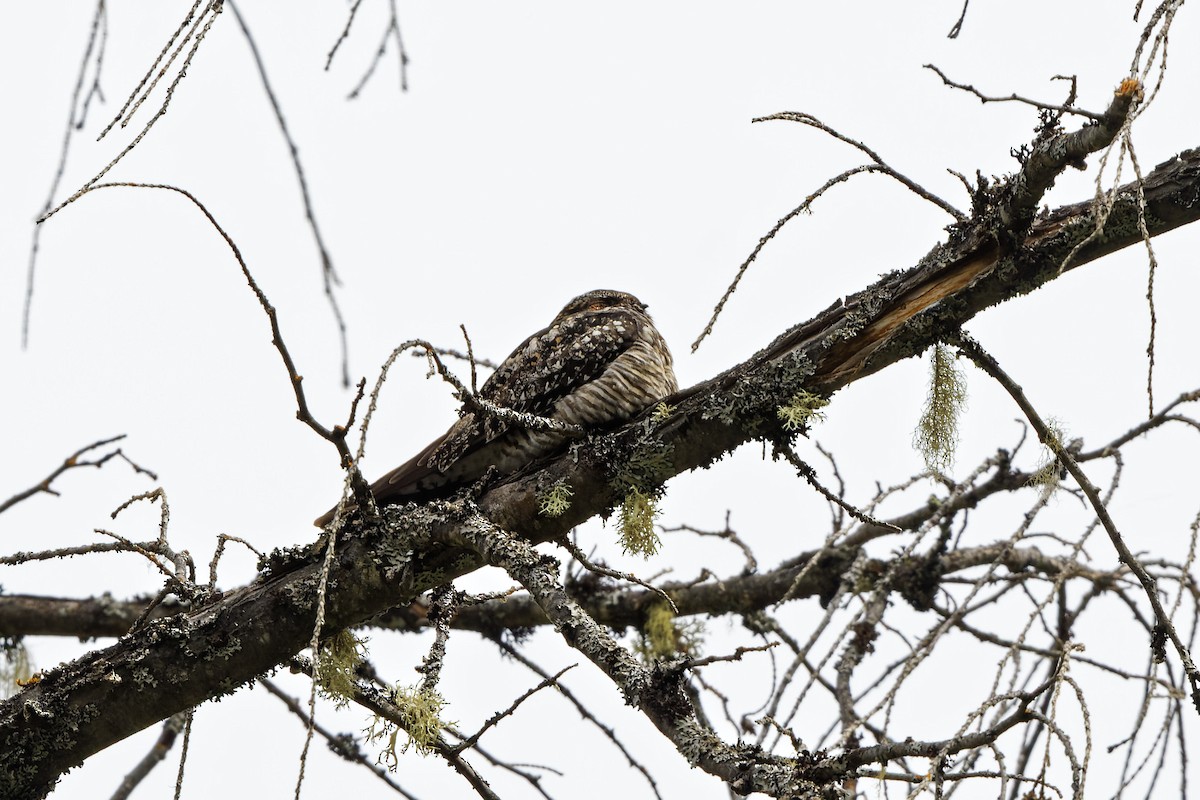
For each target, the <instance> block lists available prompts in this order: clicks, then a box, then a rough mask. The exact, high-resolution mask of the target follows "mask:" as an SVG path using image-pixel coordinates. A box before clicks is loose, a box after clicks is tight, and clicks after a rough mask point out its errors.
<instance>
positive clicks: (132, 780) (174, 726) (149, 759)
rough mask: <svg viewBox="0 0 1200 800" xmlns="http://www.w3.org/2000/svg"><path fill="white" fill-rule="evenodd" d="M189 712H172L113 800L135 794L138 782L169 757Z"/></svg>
mask: <svg viewBox="0 0 1200 800" xmlns="http://www.w3.org/2000/svg"><path fill="white" fill-rule="evenodd" d="M189 713H190V712H187V711H181V712H180V713H178V714H172V715H171V716H170V717H169V718H168V719H167V721H166V722H164V723H163V727H162V733H160V734H159V735H158V739H157V740H156V741H155V742H154V746H153V747H151V748H150V752H148V753H146V755H144V756H142V760H141V761H139V762H138V763H137V765H136V766H134V768H133V769H131V770H130V771H129V772H128V773H126V775H125V777H124V778H123V779H122V780H121V785H120V786H118V787H117V789H116V791H115V792H113V793H112V800H126V798H128V797H129V796H130V795H131V794H133V790H134V789H136V788H137V787H138V784H140V783H141V782H142V781H143V780H144V779H145V778H146V776H147V775H149V774H150V771H151V770H153V769H154V768H155V767H157V766H158V765H159V764H160V763H161V762H162V760H163V759H165V758H166V757H167V754H168V753H169V752H171V748H172V747H174V746H175V739H176V738H177V737H178V736H179V734H180V732H181V731H182V730H183V726H184V723H185V722H186V720H187V716H188V714H189Z"/></svg>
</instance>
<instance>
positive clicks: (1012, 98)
mask: <svg viewBox="0 0 1200 800" xmlns="http://www.w3.org/2000/svg"><path fill="white" fill-rule="evenodd" d="M963 13H964V14H965V13H966V7H965V6H964V7H963ZM951 38H953V37H951ZM925 69H928V70H933V71H934V72H936V73H937V76H938V77H939V78H941V79H942V83H944V84H946V85H947V86H949V87H951V88H952V89H962V90H963V91H964V92H970V93H971V94H973V95H975V96H976V97H978V98H979V102H981V103H1008V102H1016V103H1024V104H1025V105H1028V106H1033V107H1034V108H1040V109H1042V110H1044V111H1056V112H1058V113H1059V114H1076V115H1078V116H1081V117H1086V118H1088V119H1091V120H1097V121H1099V120H1103V119H1104V116H1105V115H1104V114H1097V113H1096V112H1094V111H1086V110H1084V109H1082V108H1076V107H1075V106H1073V105H1070V104H1069V103H1068V104H1067V105H1065V106H1059V105H1055V104H1054V103H1043V102H1042V101H1040V100H1031V99H1029V98H1028V97H1021V96H1020V95H1018V94H1010V95H1008V96H1007V97H993V96H989V95H986V94H984V93H983V92H981V91H979V90H978V89H976V88H975V87H974V86H971V85H969V84H965V83H956V82H955V81H952V80H950V79H949V78H948V77H946V73H944V72H942V71H941V70H940V69H938V68H937V67H936V66H934V65H933V64H926V65H925Z"/></svg>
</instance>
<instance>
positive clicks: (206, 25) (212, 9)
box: [37, 0, 223, 223]
mask: <svg viewBox="0 0 1200 800" xmlns="http://www.w3.org/2000/svg"><path fill="white" fill-rule="evenodd" d="M222 7H223V0H209V4H208V5H207V6H206V7H205V9H204V11H203V12H201V14H200V17H199V18H198V19H197V20H196V22H195V24H194V25H193V27H192V30H191V31H189V32H188V34H187V36H188V38H190V39H191V41H192V47H191V49H190V50H189V51H188V54H187V56H186V57H185V58H184V60H183V63H182V64H181V65H180V68H179V72H178V74H177V75H176V76H175V80H173V81H171V84H170V85H169V86H168V87H167V90H166V95H165V96H164V97H163V102H162V105H161V106H159V108H158V111H157V112H155V114H154V116H152V117H151V118H150V120H149V122H147V123H146V124H145V126H144V127H143V128H142V130H141V132H140V133H138V135H137V136H135V137H134V139H133V141H131V142H130V143H129V144H128V145H126V146H125V148H124V149H123V150H121V152H120V153H118V154H117V156H116V158H114V159H113V160H112V161H110V162H108V164H107V165H106V166H105V167H104V169H102V170H100V171H99V172H98V173H96V175H95V177H93V178H92V179H91V180H89V181H88V182H87V183H85V184H84V185H83V186H81V187H80V188H79V189H78V190H76V191H75V193H74V194H72V195H71V196H70V197H68V198H67V199H66V200H64V201H62V202H61V203H59V204H58V205H57V206H55V207H54V208H53V209H51V210H50V211H48V212H46V213H45V214H42V215H41V216H40V217H38V220H37V221H38V222H39V223H41V222H45V221H46V220H47V219H49V218H50V217H52V216H54V215H55V214H57V213H58V212H59V211H61V210H62V209H63V208H65V207H66V206H68V205H70V204H71V203H74V202H75V201H76V200H78V199H79V198H80V197H83V195H85V194H87V193H88V192H89V191H91V190H92V189H96V188H99V187H100V186H101V184H100V179H101V178H103V177H104V176H105V175H107V174H108V173H109V171H110V170H111V169H112V168H113V167H115V166H116V165H117V163H118V162H119V161H120V160H121V159H123V158H124V157H125V156H127V155H128V154H129V153H130V152H131V151H132V150H133V148H135V147H137V146H138V144H140V143H141V141H142V139H143V138H145V136H146V134H147V133H149V132H150V129H151V128H153V127H154V125H155V123H157V122H158V121H159V120H160V119H162V117H163V115H164V114H166V113H167V108H168V106H170V104H171V98H172V97H173V96H174V94H175V89H176V88H177V87H178V86H179V82H180V81H182V80H183V78H184V76H185V75H187V72H188V67H189V66H191V63H192V59H193V58H195V56H196V51H197V50H198V49H199V48H200V44H201V42H203V41H204V37H205V36H206V35H207V34H208V31H209V29H210V28H211V27H212V24H213V22H215V21H216V18H217V15H218V14H220V13H221V8H222ZM201 23H203V25H201ZM184 24H185V25H186V20H185V22H184ZM186 41H187V39H185V40H184V42H185V43H186ZM182 46H183V44H182V43H181V44H180V47H182ZM164 69H165V67H164ZM135 93H136V92H135ZM109 127H111V125H110V126H109ZM106 131H107V129H106ZM103 135H104V134H101V136H103ZM107 185H110V186H120V185H130V184H107ZM163 188H165V187H163ZM177 191H178V190H177Z"/></svg>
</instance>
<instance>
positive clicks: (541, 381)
mask: <svg viewBox="0 0 1200 800" xmlns="http://www.w3.org/2000/svg"><path fill="white" fill-rule="evenodd" d="M671 364H672V362H671V351H670V350H668V349H667V343H666V342H665V341H663V338H662V335H661V334H660V333H659V332H658V330H657V329H656V328H655V327H654V323H653V322H652V321H651V319H650V316H649V315H648V314H647V313H646V306H645V304H644V303H642V301H640V300H638V299H637V298H636V297H634V296H633V295H631V294H627V293H625V292H617V291H612V290H609V289H597V290H595V291H591V292H588V293H587V294H581V295H580V296H579V297H576V298H575V299H574V300H572V301H571V302H569V303H567V305H566V306H565V307H564V308H563V310H562V311H560V312H558V316H556V317H555V318H554V321H553V322H551V323H550V326H549V327H547V328H545V329H543V330H540V331H538V332H537V333H535V334H533V335H532V336H530V337H529V338H528V339H526V340H525V341H524V342H522V343H521V344H520V346H518V347H517V349H516V350H514V351H513V352H512V354H511V355H510V356H509V357H508V358H506V359H504V362H503V363H502V364H501V365H500V366H499V367H498V368H497V369H496V371H495V373H493V374H492V376H491V377H490V378H488V380H487V381H486V382H485V383H484V384H483V387H482V388H481V389H480V390H479V398H480V399H481V400H484V401H487V402H488V403H491V404H493V405H495V406H499V407H501V408H507V409H511V410H513V411H518V412H523V413H528V414H533V415H536V416H539V417H548V418H550V419H554V420H559V421H561V422H565V423H568V424H570V425H574V426H577V427H579V428H581V429H583V430H585V431H588V430H594V429H598V428H602V427H604V426H606V425H610V424H614V423H619V422H624V421H625V420H628V419H630V418H632V417H634V416H635V415H637V414H638V413H640V412H641V411H644V410H645V409H647V408H649V407H650V406H651V405H653V404H654V403H655V402H656V401H658V400H660V399H662V398H664V397H666V396H667V395H669V394H672V393H674V392H675V391H676V390H677V389H678V384H677V383H676V381H675V371H674V369H673V368H672V365H671ZM569 438H570V433H567V432H563V431H554V430H534V429H532V428H528V427H523V426H520V425H518V424H515V423H510V422H508V421H506V420H503V419H500V418H499V417H497V416H496V415H494V414H489V413H487V412H486V411H481V410H476V409H474V408H472V407H471V405H470V404H467V405H464V406H463V408H462V409H461V410H460V411H459V419H458V421H457V422H455V423H454V425H452V426H451V427H450V430H448V431H446V433H445V434H443V435H442V436H440V437H439V438H438V439H436V440H435V441H433V442H432V443H431V444H430V445H429V446H428V447H426V448H425V449H424V450H422V451H421V452H420V453H418V454H417V455H416V456H414V457H413V458H412V459H410V460H409V461H407V462H406V463H404V464H402V465H400V466H399V467H397V468H396V469H394V470H392V471H391V472H389V473H388V474H386V475H384V476H383V477H382V478H380V479H379V480H378V481H376V482H375V483H374V484H372V486H371V491H372V492H373V493H374V495H375V501H376V502H377V503H378V504H380V505H388V504H394V503H403V502H407V501H409V500H420V499H426V498H430V497H437V496H444V495H447V494H449V493H451V492H453V491H454V490H455V489H458V488H461V487H463V486H466V485H468V484H470V483H472V482H474V481H476V480H478V479H479V478H480V477H482V476H483V475H484V473H485V472H487V470H488V469H489V468H491V467H495V469H496V472H497V475H506V474H511V473H513V472H516V471H517V470H519V469H520V468H521V467H524V466H526V465H527V464H529V463H531V462H533V461H535V460H537V459H539V458H542V457H544V456H547V455H550V454H551V453H553V452H554V451H555V450H557V449H559V448H560V447H561V446H562V445H563V444H564V443H565V442H566V441H567V440H568V439H569ZM332 519H333V511H332V510H331V511H329V512H328V513H326V514H325V515H324V516H322V517H321V518H320V519H318V520H316V524H317V525H319V526H322V527H323V526H325V525H327V524H328V523H329V522H330V520H332Z"/></svg>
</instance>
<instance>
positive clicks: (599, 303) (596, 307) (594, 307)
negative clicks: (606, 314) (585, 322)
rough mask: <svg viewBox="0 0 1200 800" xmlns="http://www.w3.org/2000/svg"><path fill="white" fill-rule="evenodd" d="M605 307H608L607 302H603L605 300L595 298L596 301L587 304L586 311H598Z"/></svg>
mask: <svg viewBox="0 0 1200 800" xmlns="http://www.w3.org/2000/svg"><path fill="white" fill-rule="evenodd" d="M607 307H608V304H607V303H605V302H603V301H601V300H597V301H596V302H594V303H592V304H591V305H589V306H588V307H587V310H588V311H599V310H600V309H602V308H607Z"/></svg>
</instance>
